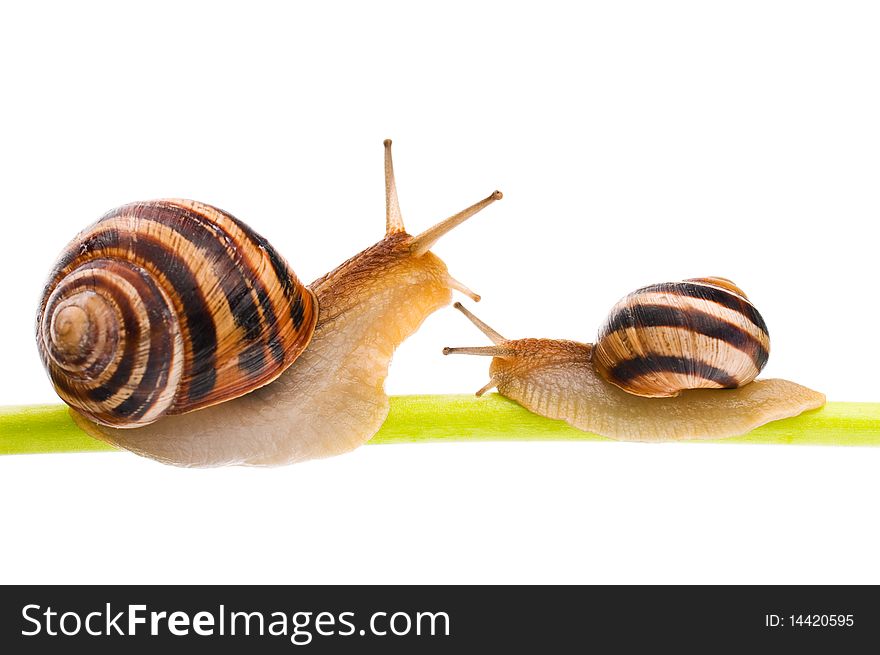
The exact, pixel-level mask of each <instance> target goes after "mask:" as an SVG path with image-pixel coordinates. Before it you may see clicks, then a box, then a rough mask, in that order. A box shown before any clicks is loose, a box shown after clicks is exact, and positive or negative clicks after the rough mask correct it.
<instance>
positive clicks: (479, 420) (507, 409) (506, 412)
mask: <svg viewBox="0 0 880 655" xmlns="http://www.w3.org/2000/svg"><path fill="white" fill-rule="evenodd" d="M598 440H605V439H604V437H599V436H597V435H594V434H590V433H588V432H582V431H580V430H577V429H575V428H572V427H570V426H569V425H567V424H566V423H563V422H562V421H554V420H550V419H546V418H542V417H540V416H537V415H536V414H532V413H531V412H529V411H527V410H525V409H523V408H522V407H520V406H519V405H517V404H516V403H514V402H512V401H510V400H507V399H506V398H503V397H501V396H499V395H498V394H490V395H488V396H485V397H483V398H475V397H474V396H462V395H456V396H395V397H393V398H391V413H390V414H389V416H388V420H387V421H385V424H384V425H383V426H382V429H381V430H379V432H378V433H377V434H376V436H374V437H373V439H372V440H371V441H370V442H369V443H371V444H398V443H429V442H446V441H450V442H452V441H598ZM720 442H722V443H754V444H758V443H760V444H803V445H827V446H880V403H828V404H827V405H826V406H825V407H823V408H822V409H818V410H815V411H811V412H806V413H805V414H802V415H801V416H797V417H795V418H790V419H785V420H782V421H774V422H773V423H768V424H767V425H764V426H761V427H760V428H758V429H757V430H753V431H752V432H750V433H748V434H746V435H743V436H741V437H734V438H732V439H723V440H720ZM694 443H696V442H694ZM108 450H109V451H112V450H115V449H114V448H113V447H112V446H109V445H107V444H105V443H104V442H102V441H98V440H96V439H93V438H92V437H90V436H88V435H87V434H86V433H85V432H83V431H82V430H80V429H79V428H78V427H77V426H76V424H75V423H74V422H73V420H72V419H71V418H70V415H69V413H68V411H67V408H66V407H65V406H63V405H27V406H19V407H0V455H16V454H25V453H72V452H89V451H108Z"/></svg>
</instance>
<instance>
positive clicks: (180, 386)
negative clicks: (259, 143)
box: [37, 200, 318, 427]
mask: <svg viewBox="0 0 880 655" xmlns="http://www.w3.org/2000/svg"><path fill="white" fill-rule="evenodd" d="M317 313H318V311H317V305H316V302H315V299H314V296H313V294H312V292H311V291H310V290H309V289H307V288H306V287H305V286H304V285H303V284H302V283H300V281H299V280H298V279H297V278H296V276H295V275H294V273H293V272H292V271H291V270H290V268H289V267H288V265H287V263H286V262H285V260H284V259H283V258H282V257H281V256H280V255H279V254H278V253H277V252H276V251H275V250H274V249H273V248H272V246H271V245H269V243H268V242H267V241H266V240H265V239H264V238H263V237H261V236H260V235H259V234H257V233H255V232H254V231H253V230H251V229H250V228H249V227H247V226H246V225H245V224H244V223H242V222H241V221H239V220H237V219H236V218H235V217H233V216H231V215H230V214H228V213H226V212H224V211H222V210H220V209H217V208H215V207H212V206H210V205H205V204H202V203H198V202H194V201H189V200H160V201H153V202H140V203H134V204H130V205H125V206H123V207H120V208H118V209H114V210H112V211H110V212H109V213H107V214H106V215H104V216H103V217H102V218H101V219H100V220H98V221H97V222H96V223H94V224H93V225H92V226H90V227H88V228H86V229H85V230H84V231H82V232H81V233H80V234H79V235H78V236H77V237H76V238H75V239H74V240H73V241H72V242H71V243H70V244H68V246H67V247H66V248H65V249H64V251H63V252H62V254H61V257H60V259H59V260H58V262H57V263H56V265H55V267H54V269H53V271H52V273H51V275H50V278H49V281H48V283H47V285H46V288H45V291H44V293H43V296H42V300H41V302H40V308H39V312H38V316H37V344H38V348H39V351H40V356H41V358H42V360H43V363H44V366H45V367H46V369H47V371H48V372H49V376H50V377H51V379H52V383H53V385H54V386H55V389H56V390H57V392H58V394H59V395H60V396H61V397H62V398H63V399H64V401H65V402H67V403H68V404H69V405H71V406H72V407H74V408H75V409H77V410H78V411H79V412H80V413H82V414H83V415H85V416H86V417H88V418H90V419H92V420H93V421H95V422H97V423H100V424H103V425H108V426H113V427H138V426H142V425H146V424H148V423H152V422H153V421H155V420H156V419H158V418H159V417H161V416H163V415H165V414H182V413H184V412H189V411H192V410H196V409H200V408H203V407H207V406H209V405H214V404H217V403H220V402H223V401H224V400H228V399H231V398H236V397H238V396H241V395H244V394H246V393H248V392H249V391H252V390H253V389H255V388H257V387H261V386H263V385H265V384H267V383H269V382H271V381H272V380H274V379H275V378H277V377H278V376H279V375H280V374H281V373H282V372H283V371H284V370H285V369H286V368H287V367H289V366H290V365H291V364H292V363H293V361H294V360H295V359H296V357H297V356H298V355H299V354H300V353H301V352H302V350H303V349H304V348H305V347H306V345H307V344H308V342H309V340H310V339H311V337H312V333H313V332H314V329H315V322H316V320H317Z"/></svg>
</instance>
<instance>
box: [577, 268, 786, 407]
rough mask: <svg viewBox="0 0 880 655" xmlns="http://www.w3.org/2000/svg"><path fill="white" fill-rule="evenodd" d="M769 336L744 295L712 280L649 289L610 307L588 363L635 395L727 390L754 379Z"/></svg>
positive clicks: (725, 282)
mask: <svg viewBox="0 0 880 655" xmlns="http://www.w3.org/2000/svg"><path fill="white" fill-rule="evenodd" d="M769 352H770V337H769V336H768V333H767V325H766V324H765V323H764V319H763V318H761V315H760V314H759V313H758V310H757V309H755V307H754V305H752V303H751V302H750V301H749V300H748V298H747V297H746V295H745V293H743V291H742V290H741V289H740V288H739V287H737V286H736V285H735V284H733V283H732V282H731V281H730V280H727V279H725V278H718V277H708V278H695V279H691V280H684V281H683V282H667V283H663V284H654V285H651V286H647V287H644V288H642V289H638V290H637V291H634V292H632V293H631V294H629V295H627V296H626V297H625V298H623V299H622V300H621V301H620V302H618V303H617V304H616V305H615V306H614V307H613V308H612V309H611V313H610V314H609V315H608V319H607V320H606V322H605V324H604V325H603V326H602V328H601V329H600V331H599V338H598V340H597V342H596V344H595V347H594V349H593V355H592V358H593V363H594V365H595V367H596V369H597V370H598V371H599V373H600V374H601V375H602V377H604V378H605V379H606V380H608V381H609V382H611V383H612V384H614V385H616V386H618V387H620V388H621V389H623V390H624V391H627V392H629V393H632V394H635V395H637V396H645V397H651V398H661V397H669V396H677V395H678V394H679V393H680V392H681V391H684V390H685V389H730V388H736V387H741V386H743V385H745V384H748V383H749V382H751V381H752V380H754V379H755V378H756V377H757V375H758V374H759V373H760V372H761V369H763V368H764V365H765V364H766V363H767V358H768V356H769Z"/></svg>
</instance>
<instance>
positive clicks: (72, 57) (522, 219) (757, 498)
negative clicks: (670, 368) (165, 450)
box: [0, 0, 880, 583]
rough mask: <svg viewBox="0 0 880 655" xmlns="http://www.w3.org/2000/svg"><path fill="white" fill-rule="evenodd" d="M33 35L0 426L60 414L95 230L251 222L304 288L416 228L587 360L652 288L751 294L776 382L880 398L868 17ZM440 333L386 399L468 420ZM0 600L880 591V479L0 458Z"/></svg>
mask: <svg viewBox="0 0 880 655" xmlns="http://www.w3.org/2000/svg"><path fill="white" fill-rule="evenodd" d="M312 4H313V5H314V6H308V7H307V6H305V5H304V4H293V3H260V2H254V3H246V4H240V5H238V6H227V5H223V4H220V3H216V2H211V3H204V4H201V3H186V4H184V3H167V4H166V3H162V2H152V3H148V4H143V5H138V6H137V8H135V5H130V4H125V5H117V4H115V3H111V4H106V5H99V4H95V3H85V4H83V3H75V4H70V3H57V4H51V3H40V2H34V3H29V4H28V5H27V6H26V8H21V9H11V8H4V9H2V10H0V62H2V64H0V66H2V78H0V149H2V150H0V189H2V207H3V209H2V220H3V228H4V234H3V256H2V258H0V267H2V268H0V279H2V280H3V282H2V284H3V312H2V316H3V320H2V323H0V343H2V357H3V366H2V369H0V370H2V372H3V375H2V377H0V402H2V404H16V403H36V402H54V401H55V400H56V398H55V395H54V392H53V391H52V388H51V386H50V384H49V382H48V380H47V378H46V376H45V374H44V372H43V370H42V368H41V366H40V364H39V361H38V358H37V353H36V348H35V345H34V340H33V334H32V331H33V319H34V313H35V309H36V304H37V300H38V297H39V293H40V290H41V286H42V284H43V282H44V279H45V276H46V274H47V272H48V270H49V268H50V267H51V265H52V263H53V261H54V258H55V256H56V255H57V253H58V252H59V251H60V249H61V248H62V247H63V246H64V244H65V243H66V242H67V241H68V240H69V239H70V238H72V237H73V235H74V234H75V233H76V232H77V231H78V230H79V229H80V228H82V227H84V226H85V225H86V224H88V223H90V222H91V221H93V220H95V219H96V218H97V217H98V216H100V215H101V214H102V213H103V212H104V211H106V210H107V209H110V208H112V207H114V206H116V205H119V204H123V203H125V202H128V201H132V200H141V199H149V198H154V197H167V196H182V197H190V198H196V199H200V200H203V201H206V202H210V203H212V204H216V205H218V206H220V207H223V208H225V209H228V210H229V211H232V212H233V213H234V214H236V215H237V216H239V217H240V218H243V219H244V220H246V221H247V222H249V223H250V224H251V225H252V226H253V227H255V228H256V229H257V230H258V231H260V232H262V233H263V234H265V235H266V236H267V237H268V238H270V240H271V241H272V242H273V244H274V245H275V246H276V247H277V248H278V249H279V250H280V251H281V252H282V253H283V254H284V255H285V256H286V257H287V258H288V260H289V261H290V262H291V264H292V265H293V267H294V269H295V270H296V271H297V273H298V274H299V275H300V277H302V278H303V279H304V280H311V279H314V278H315V277H317V276H319V275H321V274H323V273H324V272H326V271H327V270H329V269H330V268H332V267H334V266H335V265H336V264H338V263H339V262H341V261H342V260H343V259H345V258H347V257H349V256H350V255H352V254H354V253H355V252H356V251H357V250H360V249H362V248H363V247H365V246H367V245H369V244H371V243H372V242H374V241H376V240H377V239H378V238H380V236H381V234H382V230H383V221H384V205H383V178H382V148H381V142H382V139H384V138H386V137H391V138H393V139H394V141H395V165H396V170H397V174H398V188H399V191H400V199H401V204H402V209H403V214H404V218H405V220H406V222H407V224H408V226H409V227H410V229H411V231H419V230H421V229H423V228H425V227H427V226H428V225H429V224H432V223H433V222H435V221H436V220H438V219H440V218H443V217H445V216H446V215H448V214H451V213H453V212H455V211H457V210H459V209H461V208H463V207H464V206H466V205H468V204H470V203H472V202H474V201H476V200H477V199H479V198H482V197H484V196H485V195H487V194H488V193H489V192H491V191H492V190H493V189H495V188H499V189H501V190H503V191H504V193H505V199H504V200H503V201H502V202H501V203H497V204H496V205H494V206H492V207H491V208H489V209H488V210H486V211H485V212H484V213H483V214H481V215H479V216H478V217H476V218H475V219H473V220H472V221H471V222H469V223H468V224H466V225H465V226H463V227H461V228H460V229H458V230H456V232H455V233H454V234H453V235H451V236H449V237H448V238H446V239H444V240H443V241H442V242H441V244H440V245H439V246H438V247H437V248H436V249H435V252H436V253H438V254H439V255H440V256H441V257H443V258H444V259H445V260H446V262H447V263H448V265H449V268H450V271H451V272H452V274H453V275H455V276H456V277H458V278H459V279H461V280H462V281H463V282H465V283H466V284H468V285H470V286H471V287H472V288H474V289H475V290H477V291H478V292H480V293H481V294H482V295H483V297H484V301H483V302H482V303H481V304H480V305H479V306H478V307H476V308H475V309H476V310H478V314H479V315H481V316H482V317H483V318H484V319H485V320H486V321H487V322H489V323H490V324H492V325H493V326H495V327H496V328H497V329H498V330H499V331H501V332H502V333H504V334H505V335H507V336H511V337H521V336H557V337H568V338H576V339H580V340H585V341H586V340H591V339H592V337H593V336H594V334H595V331H596V329H597V328H598V326H599V324H600V323H601V321H602V320H603V318H604V316H605V312H606V311H607V310H608V308H610V306H611V305H612V304H613V303H614V302H615V301H616V300H617V299H618V298H619V297H620V296H622V295H624V294H625V293H626V292H628V291H630V290H632V289H634V288H636V287H638V286H641V285H644V284H648V283H653V282H658V281H664V280H674V279H680V278H682V277H694V276H705V275H722V276H727V277H730V278H733V279H734V280H735V281H736V282H737V283H738V284H739V285H740V286H742V287H743V288H744V289H745V290H746V291H747V292H748V293H749V295H750V296H751V297H752V299H753V300H754V301H755V303H756V304H757V306H758V307H759V308H760V310H761V311H762V313H763V315H764V317H765V319H766V320H767V323H768V325H769V326H770V331H771V335H772V339H773V354H772V357H771V361H770V364H769V366H768V367H767V369H766V374H767V375H770V376H784V377H789V378H791V379H795V380H797V381H799V382H801V383H804V384H807V385H810V386H813V387H815V388H818V389H820V390H823V391H825V392H826V393H827V394H828V397H829V399H831V400H838V401H842V400H847V401H871V400H873V401H880V384H878V382H877V374H876V371H877V369H878V367H880V353H878V350H877V345H876V344H877V326H878V324H880V310H878V307H877V302H876V289H877V280H878V272H877V229H876V224H877V218H878V213H880V194H878V192H877V189H878V180H880V85H878V68H880V39H878V34H880V9H878V7H877V5H876V4H873V3H868V2H866V3H858V2H847V3H839V2H825V3H819V2H767V1H766V0H764V1H761V2H738V3H706V2H664V3H654V2H645V3H638V2H617V3H591V4H586V3H571V4H565V3H552V2H542V3H540V4H534V3H532V4H528V5H526V4H523V5H521V6H520V5H517V4H514V3H497V4H490V3H472V2H466V3H456V2H449V1H447V2H445V3H443V4H442V5H436V6H434V7H432V8H431V9H427V8H424V7H422V6H419V5H416V4H412V3H388V2H384V3H383V2H371V3H347V4H346V3H312ZM482 343H483V338H482V337H481V335H479V334H478V333H477V332H476V331H475V330H474V329H473V328H472V326H470V325H469V324H468V323H466V321H464V319H463V318H462V317H461V316H460V315H458V313H456V312H454V311H452V310H451V309H444V310H442V311H440V312H438V313H437V314H435V315H434V316H433V317H431V318H430V319H429V320H428V321H427V322H426V324H425V325H424V327H423V329H422V330H421V331H420V332H419V333H418V334H417V335H416V336H415V337H413V338H412V339H410V340H409V341H408V342H407V343H406V344H405V345H404V346H403V347H402V348H401V349H400V350H399V351H398V353H397V356H396V357H395V360H394V362H393V364H392V369H391V375H390V377H389V379H388V383H387V388H388V391H389V392H390V393H440V392H470V391H473V390H476V389H477V388H479V387H480V386H482V384H483V383H484V382H485V380H486V374H487V364H488V362H487V361H486V360H485V359H479V358H455V359H454V358H445V359H444V358H443V357H442V356H441V355H440V349H441V348H442V347H443V346H444V345H476V344H482ZM0 499H2V500H0V581H2V582H70V581H76V582H126V583H134V582H314V583H330V582H407V583H427V582H874V583H877V582H880V565H878V561H880V560H878V558H877V546H878V528H877V520H876V517H877V503H878V499H880V450H870V449H843V448H840V449H834V448H818V447H817V448H809V447H783V446H776V447H771V446H764V447H761V446H733V445H688V444H682V445H678V444H676V445H661V446H657V445H639V444H617V443H607V444H606V443H577V444H555V443H540V444H526V443H515V444H457V445H413V446H384V447H364V448H361V449H360V450H358V451H356V452H354V453H353V454H350V455H347V456H343V457H338V458H335V459H329V460H323V461H317V462H310V463H306V464H300V465H296V466H293V467H288V468H280V469H272V470H248V469H224V470H208V471H189V470H179V469H175V468H171V467H165V466H161V465H159V464H156V463H154V462H152V461H149V460H145V459H141V458H138V457H136V456H134V455H129V454H94V455H54V456H23V457H4V458H0Z"/></svg>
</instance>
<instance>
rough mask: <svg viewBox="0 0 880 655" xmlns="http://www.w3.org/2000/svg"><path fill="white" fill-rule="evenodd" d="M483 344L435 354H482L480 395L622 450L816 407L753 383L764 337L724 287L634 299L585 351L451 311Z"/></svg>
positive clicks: (818, 397)
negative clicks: (516, 334)
mask: <svg viewBox="0 0 880 655" xmlns="http://www.w3.org/2000/svg"><path fill="white" fill-rule="evenodd" d="M456 308H457V309H459V310H460V311H461V312H462V313H464V314H465V315H466V316H467V317H468V318H469V319H470V320H471V321H472V322H473V323H474V324H475V325H476V326H477V327H478V328H479V329H480V330H482V331H483V333H484V334H486V335H487V336H488V337H489V338H490V339H491V340H492V341H493V343H494V345H493V346H485V347H473V348H446V349H444V354H456V353H458V354H472V355H487V356H491V357H492V358H493V359H492V363H491V365H490V368H489V373H490V381H489V383H488V384H487V385H486V386H484V387H483V388H482V389H480V390H479V391H478V392H477V395H482V394H483V393H485V392H486V391H488V390H490V389H492V388H494V387H497V389H498V392H499V393H500V394H501V395H503V396H505V397H507V398H510V399H511V400H514V401H516V402H518V403H519V404H520V405H522V406H523V407H525V408H526V409H528V410H530V411H532V412H534V413H536V414H540V415H542V416H546V417H548V418H553V419H561V420H564V421H566V422H568V423H569V424H570V425H572V426H574V427H576V428H579V429H581V430H584V431H586V432H593V433H596V434H600V435H603V436H606V437H610V438H613V439H618V440H622V441H678V440H684V439H721V438H725V437H732V436H736V435H740V434H743V433H745V432H748V431H749V430H752V429H754V428H756V427H758V426H760V425H763V424H764V423H768V422H770V421H775V420H778V419H782V418H787V417H790V416H796V415H798V414H800V413H802V412H804V411H806V410H809V409H816V408H818V407H821V406H822V405H824V403H825V396H824V395H823V394H821V393H818V392H816V391H813V390H812V389H808V388H807V387H804V386H801V385H799V384H796V383H794V382H790V381H788V380H781V379H768V380H756V379H755V378H756V377H757V375H758V374H759V373H760V371H761V369H762V368H763V367H764V365H765V364H766V362H767V358H768V356H769V347H770V344H769V337H768V335H767V327H766V324H765V323H764V321H763V319H762V318H761V316H760V314H759V313H758V312H757V310H756V309H755V308H754V306H753V305H752V304H751V303H750V302H749V301H748V300H747V298H746V296H745V294H744V293H743V292H742V291H741V290H740V289H739V288H737V287H736V286H735V285H734V284H733V283H732V282H730V281H729V280H726V279H724V278H697V279H694V280H685V281H683V282H674V283H664V284H660V285H652V286H649V287H644V288H642V289H639V290H637V291H635V292H633V293H632V294H629V295H628V296H626V297H625V298H624V299H623V300H621V301H620V302H619V303H617V304H616V305H615V307H614V308H613V309H612V311H611V313H610V315H609V317H608V319H607V320H606V322H605V324H604V325H603V326H602V328H601V329H600V331H599V338H598V340H597V342H596V343H595V344H591V343H580V342H577V341H568V340H557V339H516V340H510V339H505V338H504V337H502V336H501V335H500V334H499V333H498V332H497V331H495V330H493V329H492V328H490V327H489V326H488V325H486V324H485V323H483V322H482V321H480V320H479V319H478V318H476V317H475V316H474V315H473V314H471V313H470V312H469V311H467V310H466V309H465V308H464V307H462V306H461V304H459V303H456Z"/></svg>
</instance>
